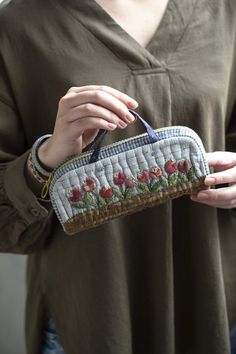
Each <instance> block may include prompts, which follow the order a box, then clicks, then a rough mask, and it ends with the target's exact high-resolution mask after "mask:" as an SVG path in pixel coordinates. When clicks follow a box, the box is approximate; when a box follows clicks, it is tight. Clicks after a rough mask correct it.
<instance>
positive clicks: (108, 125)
mask: <svg viewBox="0 0 236 354" xmlns="http://www.w3.org/2000/svg"><path fill="white" fill-rule="evenodd" d="M107 127H108V128H109V129H110V130H114V129H116V125H115V124H112V123H108V124H107Z"/></svg>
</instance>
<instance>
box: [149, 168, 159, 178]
mask: <svg viewBox="0 0 236 354" xmlns="http://www.w3.org/2000/svg"><path fill="white" fill-rule="evenodd" d="M161 175H162V170H161V169H160V168H159V167H151V168H150V171H149V177H150V178H151V179H157V178H159V177H161Z"/></svg>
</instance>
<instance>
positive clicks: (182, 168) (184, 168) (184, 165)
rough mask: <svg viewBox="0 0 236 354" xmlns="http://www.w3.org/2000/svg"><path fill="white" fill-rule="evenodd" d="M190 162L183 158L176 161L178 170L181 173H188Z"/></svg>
mask: <svg viewBox="0 0 236 354" xmlns="http://www.w3.org/2000/svg"><path fill="white" fill-rule="evenodd" d="M189 167H190V164H189V162H188V161H186V160H183V161H180V162H179V163H178V170H179V172H182V173H188V171H189Z"/></svg>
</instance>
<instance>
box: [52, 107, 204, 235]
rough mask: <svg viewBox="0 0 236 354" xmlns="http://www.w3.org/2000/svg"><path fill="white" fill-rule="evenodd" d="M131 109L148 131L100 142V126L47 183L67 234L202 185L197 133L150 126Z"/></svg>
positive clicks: (196, 189)
mask: <svg viewBox="0 0 236 354" xmlns="http://www.w3.org/2000/svg"><path fill="white" fill-rule="evenodd" d="M131 112H132V113H133V114H134V115H135V116H136V117H137V118H138V119H139V120H140V121H141V123H142V124H143V126H144V128H145V130H146V133H144V134H141V135H138V136H135V137H132V138H129V139H125V140H122V141H119V142H116V143H114V144H111V145H108V146H106V147H101V142H102V140H103V137H104V135H105V134H106V131H105V130H100V131H99V134H98V136H97V138H96V139H95V141H94V142H93V144H92V146H91V147H90V150H89V151H86V152H83V153H82V154H80V155H79V156H76V157H73V158H71V159H69V160H67V161H66V162H64V163H62V164H61V165H59V166H58V167H57V168H56V169H55V170H54V171H53V173H52V175H51V177H50V178H49V181H48V183H47V184H46V185H45V188H46V189H47V188H49V194H50V199H51V202H52V206H53V208H54V210H55V213H56V215H57V217H58V219H59V221H60V223H61V224H62V226H63V229H64V231H65V232H66V233H67V234H68V235H72V234H75V233H77V232H79V231H82V230H86V229H89V228H91V227H94V226H97V225H100V224H102V223H104V222H107V221H109V220H112V219H114V218H117V217H120V216H124V215H128V214H132V213H136V212H138V211H140V210H143V209H145V208H147V207H153V206H155V205H157V204H160V203H164V202H166V201H167V200H170V199H173V198H177V197H180V196H182V195H184V194H193V193H197V192H198V191H199V190H201V189H204V188H206V186H205V185H204V179H205V177H206V175H207V174H208V173H209V168H208V163H207V160H206V153H205V150H204V147H203V144H202V142H201V139H200V138H199V136H198V135H197V134H196V133H195V132H194V131H193V130H192V129H190V128H188V127H185V126H172V127H165V128H161V129H156V130H154V129H152V127H151V126H150V125H149V124H148V123H147V122H146V121H145V120H144V119H143V118H142V117H140V116H139V115H138V114H137V113H136V112H133V111H131Z"/></svg>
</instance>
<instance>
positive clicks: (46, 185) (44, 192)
mask: <svg viewBox="0 0 236 354" xmlns="http://www.w3.org/2000/svg"><path fill="white" fill-rule="evenodd" d="M51 182H52V173H51V174H50V175H49V177H48V179H47V180H46V182H44V185H43V188H42V190H41V198H42V199H45V198H46V196H47V195H48V191H49V187H50V184H51Z"/></svg>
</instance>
